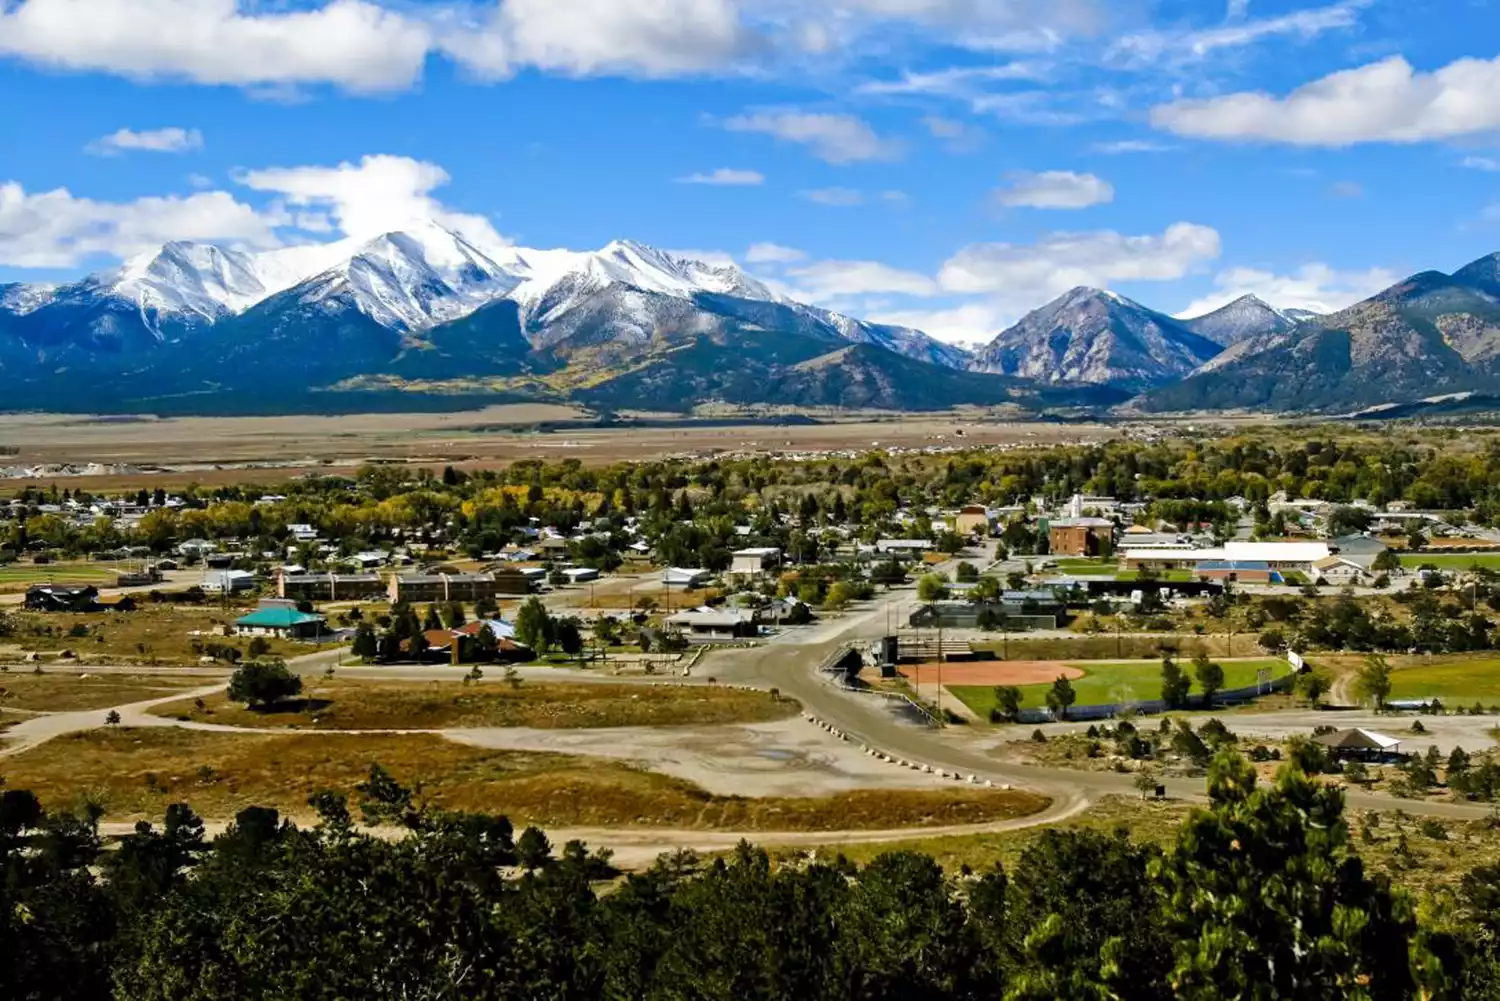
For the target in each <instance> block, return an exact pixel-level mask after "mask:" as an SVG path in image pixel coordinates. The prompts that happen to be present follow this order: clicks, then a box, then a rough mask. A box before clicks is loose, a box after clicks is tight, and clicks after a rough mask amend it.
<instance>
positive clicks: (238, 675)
mask: <svg viewBox="0 0 1500 1001" xmlns="http://www.w3.org/2000/svg"><path fill="white" fill-rule="evenodd" d="M301 694H302V679H301V678H300V677H298V676H297V675H295V674H293V673H292V672H291V670H289V669H288V668H287V666H286V663H285V662H284V661H280V660H252V661H249V662H248V663H246V664H243V665H241V666H240V667H239V668H238V669H237V670H236V671H235V672H234V676H233V677H232V678H230V679H229V698H230V700H231V701H233V702H244V703H246V704H247V705H249V706H250V707H251V708H252V709H261V708H265V707H266V706H271V705H275V704H276V703H277V702H281V701H282V700H284V699H291V698H296V697H297V696H298V695H301Z"/></svg>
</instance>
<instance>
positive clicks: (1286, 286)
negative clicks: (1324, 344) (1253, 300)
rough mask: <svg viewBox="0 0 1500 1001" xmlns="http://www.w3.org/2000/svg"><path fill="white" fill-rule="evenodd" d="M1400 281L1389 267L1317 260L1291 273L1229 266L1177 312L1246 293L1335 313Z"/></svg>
mask: <svg viewBox="0 0 1500 1001" xmlns="http://www.w3.org/2000/svg"><path fill="white" fill-rule="evenodd" d="M1400 280H1401V276H1400V275H1398V274H1397V273H1396V272H1394V271H1391V270H1390V269H1388V268H1367V269H1365V270H1363V271H1341V270H1339V269H1337V268H1332V267H1329V266H1328V265H1327V264H1323V263H1321V262H1316V261H1315V262H1313V263H1311V264H1304V265H1303V266H1302V267H1300V268H1298V269H1297V270H1296V271H1294V272H1293V273H1292V274H1289V275H1278V274H1276V273H1275V272H1272V271H1265V270H1262V269H1260V268H1245V267H1239V268H1227V269H1225V270H1224V271H1221V272H1219V273H1218V274H1217V275H1215V276H1214V291H1213V292H1211V293H1209V294H1208V295H1205V296H1203V297H1202V298H1200V299H1197V300H1194V301H1193V302H1191V303H1189V304H1188V305H1187V306H1186V307H1185V308H1184V309H1183V310H1182V311H1181V312H1179V313H1178V314H1177V315H1178V316H1180V317H1193V316H1202V315H1203V314H1204V313H1210V312H1213V311H1214V310H1216V309H1218V308H1219V307H1221V306H1226V305H1228V304H1229V303H1231V302H1233V301H1234V300H1236V299H1238V298H1240V297H1241V296H1245V295H1254V296H1258V297H1259V298H1260V299H1261V300H1262V301H1264V302H1268V303H1270V304H1271V305H1272V306H1275V307H1277V308H1278V309H1306V310H1310V311H1312V312H1314V313H1336V312H1338V311H1339V310H1341V309H1344V308H1346V307H1348V306H1352V305H1354V304H1355V303H1356V302H1360V301H1362V300H1364V299H1368V298H1369V297H1370V296H1372V295H1375V294H1376V293H1377V292H1381V291H1383V290H1385V289H1387V288H1390V287H1391V286H1392V285H1394V284H1396V282H1398V281H1400Z"/></svg>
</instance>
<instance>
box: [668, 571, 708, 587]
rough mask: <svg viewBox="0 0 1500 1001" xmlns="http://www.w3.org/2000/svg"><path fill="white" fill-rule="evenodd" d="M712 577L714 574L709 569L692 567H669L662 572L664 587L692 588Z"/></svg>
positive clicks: (705, 582)
mask: <svg viewBox="0 0 1500 1001" xmlns="http://www.w3.org/2000/svg"><path fill="white" fill-rule="evenodd" d="M712 579H713V574H711V573H709V572H708V571H707V570H698V569H694V568H690V567H667V568H666V569H665V570H663V571H662V572H661V582H662V586H663V587H681V588H687V589H692V588H695V587H702V586H703V585H705V584H707V583H708V582H709V581H710V580H712Z"/></svg>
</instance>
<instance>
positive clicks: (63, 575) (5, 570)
mask: <svg viewBox="0 0 1500 1001" xmlns="http://www.w3.org/2000/svg"><path fill="white" fill-rule="evenodd" d="M119 575H120V568H119V567H118V566H115V565H114V564H109V563H82V562H76V563H42V564H36V563H7V564H5V565H4V566H0V591H22V590H25V589H26V588H27V587H28V586H30V585H32V584H48V583H52V584H96V585H99V584H110V585H113V584H114V582H115V578H116V577H118V576H119Z"/></svg>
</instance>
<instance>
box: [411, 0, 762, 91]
mask: <svg viewBox="0 0 1500 1001" xmlns="http://www.w3.org/2000/svg"><path fill="white" fill-rule="evenodd" d="M753 37H754V36H753V33H752V32H751V30H750V29H749V28H748V27H747V26H746V25H745V23H744V21H743V20H742V19H741V16H740V9H739V7H738V5H737V4H736V3H735V2H734V0H630V2H621V0H566V2H562V0H505V2H504V3H501V4H499V5H497V6H493V7H492V9H491V11H490V13H489V16H488V17H486V18H485V19H484V20H482V21H480V22H479V23H477V24H474V23H463V22H460V23H456V24H455V23H451V22H450V23H448V24H446V25H445V26H444V30H442V31H441V32H440V40H439V45H440V46H441V48H442V49H443V50H444V51H445V52H447V53H448V54H449V55H450V56H452V57H453V58H455V59H457V60H458V61H459V62H461V63H463V64H464V65H465V66H467V67H469V68H470V69H472V70H474V71H476V72H478V73H480V74H482V75H485V76H494V77H499V76H508V75H510V74H511V73H513V72H515V70H516V69H517V68H519V67H524V66H533V67H536V68H537V69H541V70H548V71H552V72H557V73H564V74H568V75H572V76H595V75H601V74H619V75H625V76H644V77H669V76H678V75H683V74H691V73H700V72H705V71H708V70H712V69H717V68H720V67H723V66H724V65H726V64H727V63H730V62H732V61H733V60H734V59H735V57H737V56H738V55H739V54H740V53H741V52H742V51H744V50H745V49H746V48H747V46H748V45H749V44H750V41H751V40H752V38H753Z"/></svg>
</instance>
